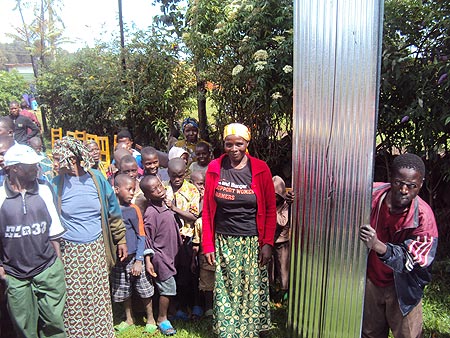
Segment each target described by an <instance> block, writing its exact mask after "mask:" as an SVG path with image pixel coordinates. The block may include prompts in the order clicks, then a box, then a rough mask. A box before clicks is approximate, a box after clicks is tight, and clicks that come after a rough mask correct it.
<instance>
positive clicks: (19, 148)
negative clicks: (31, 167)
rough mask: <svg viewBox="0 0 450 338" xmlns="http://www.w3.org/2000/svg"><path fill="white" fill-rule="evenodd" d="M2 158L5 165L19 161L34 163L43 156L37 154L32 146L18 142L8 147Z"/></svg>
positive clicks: (39, 160)
mask: <svg viewBox="0 0 450 338" xmlns="http://www.w3.org/2000/svg"><path fill="white" fill-rule="evenodd" d="M3 158H4V165H5V167H7V166H10V165H14V164H19V163H23V164H35V163H39V162H41V161H42V160H43V159H44V157H43V156H41V155H38V154H37V153H36V152H35V151H34V149H33V148H31V147H29V146H27V145H24V144H18V143H16V144H15V145H13V146H12V147H11V148H9V149H8V151H7V152H6V153H5V156H4V157H3Z"/></svg>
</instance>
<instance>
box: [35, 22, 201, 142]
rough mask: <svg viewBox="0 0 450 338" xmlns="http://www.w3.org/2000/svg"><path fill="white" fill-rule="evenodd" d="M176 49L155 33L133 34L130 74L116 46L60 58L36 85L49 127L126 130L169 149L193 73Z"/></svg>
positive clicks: (106, 131) (129, 47)
mask: <svg viewBox="0 0 450 338" xmlns="http://www.w3.org/2000/svg"><path fill="white" fill-rule="evenodd" d="M176 46H177V44H176V43H175V42H174V40H173V39H171V38H167V37H166V35H164V34H163V33H162V32H160V31H157V30H154V29H153V30H150V31H148V32H142V31H141V32H136V33H134V34H133V38H132V40H131V42H130V43H129V44H128V45H127V50H126V53H125V57H126V59H127V68H126V69H123V68H122V63H121V58H122V55H123V54H121V49H120V48H119V47H118V46H117V45H114V44H112V45H99V46H96V47H95V48H85V49H82V50H80V51H78V52H77V53H75V54H73V55H66V56H60V57H58V58H57V61H55V62H53V63H52V64H50V65H49V67H48V69H45V70H44V71H43V72H42V74H41V76H40V77H39V79H38V83H37V88H38V92H39V95H40V98H41V103H44V104H45V105H47V106H48V108H49V109H50V111H51V114H50V124H51V125H52V126H58V127H63V129H65V130H75V129H78V130H87V131H89V132H91V133H95V134H100V135H110V136H112V134H113V133H115V132H117V131H118V130H119V129H120V128H121V127H123V126H126V127H127V128H128V129H129V130H130V131H131V132H132V133H133V134H134V136H135V137H134V138H135V140H136V141H137V142H138V143H140V144H141V145H146V144H151V145H154V146H156V147H158V148H161V149H164V147H165V145H166V142H165V140H164V138H165V137H166V136H167V135H165V131H167V130H168V126H169V125H171V123H172V122H173V120H175V119H178V118H179V117H180V116H181V112H182V110H183V109H184V107H185V106H186V105H187V104H188V103H187V102H189V100H188V99H189V98H190V96H191V92H190V91H189V86H187V85H186V84H187V83H188V82H189V81H191V82H192V79H191V77H192V71H191V69H190V67H189V65H187V64H186V63H185V62H180V61H179V57H178V50H177V48H176Z"/></svg>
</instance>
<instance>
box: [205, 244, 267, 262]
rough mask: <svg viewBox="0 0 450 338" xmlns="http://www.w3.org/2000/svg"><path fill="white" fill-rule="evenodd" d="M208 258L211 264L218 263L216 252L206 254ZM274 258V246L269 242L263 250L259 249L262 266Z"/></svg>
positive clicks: (259, 259)
mask: <svg viewBox="0 0 450 338" xmlns="http://www.w3.org/2000/svg"><path fill="white" fill-rule="evenodd" d="M205 256H206V260H207V261H208V264H209V265H215V264H216V255H215V254H214V252H209V253H207V254H205ZM271 259H272V246H270V245H269V244H264V245H263V247H262V248H261V250H260V251H259V255H258V261H259V265H260V266H265V265H267V263H269V262H270V260H271Z"/></svg>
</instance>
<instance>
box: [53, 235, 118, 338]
mask: <svg viewBox="0 0 450 338" xmlns="http://www.w3.org/2000/svg"><path fill="white" fill-rule="evenodd" d="M61 253H62V260H63V263H64V270H65V273H66V286H67V301H66V307H65V309H64V325H65V328H66V333H67V337H69V338H93V337H99V338H100V337H102V338H113V337H114V336H115V335H114V328H113V315H112V307H111V295H110V289H109V277H108V275H109V274H108V267H107V264H106V254H105V245H104V243H103V238H102V237H100V238H99V239H97V240H95V241H94V242H91V243H83V244H80V243H73V242H69V241H65V240H63V241H62V242H61Z"/></svg>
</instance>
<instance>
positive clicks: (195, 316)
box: [191, 305, 203, 320]
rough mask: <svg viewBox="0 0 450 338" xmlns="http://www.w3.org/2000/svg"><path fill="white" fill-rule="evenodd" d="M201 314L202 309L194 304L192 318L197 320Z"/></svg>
mask: <svg viewBox="0 0 450 338" xmlns="http://www.w3.org/2000/svg"><path fill="white" fill-rule="evenodd" d="M202 316H203V309H202V308H201V307H200V306H198V305H194V307H193V308H192V314H191V317H192V320H199V319H200V318H201V317H202Z"/></svg>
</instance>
